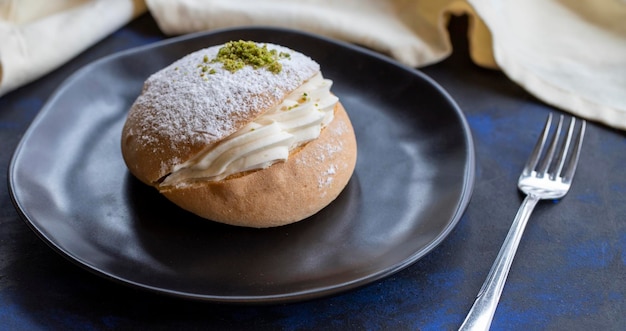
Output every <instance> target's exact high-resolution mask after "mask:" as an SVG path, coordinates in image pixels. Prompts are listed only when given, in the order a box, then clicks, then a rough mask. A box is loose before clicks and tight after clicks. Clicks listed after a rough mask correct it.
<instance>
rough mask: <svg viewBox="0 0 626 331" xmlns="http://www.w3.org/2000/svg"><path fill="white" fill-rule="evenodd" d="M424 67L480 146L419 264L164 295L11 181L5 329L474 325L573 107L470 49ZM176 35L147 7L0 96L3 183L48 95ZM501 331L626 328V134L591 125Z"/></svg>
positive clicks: (550, 207)
mask: <svg viewBox="0 0 626 331" xmlns="http://www.w3.org/2000/svg"><path fill="white" fill-rule="evenodd" d="M450 29H451V31H452V36H453V42H454V46H455V52H454V54H453V55H452V56H451V57H450V58H448V59H446V60H445V61H443V62H441V63H438V64H435V65H432V66H429V67H426V68H422V71H423V72H425V73H426V74H427V75H429V76H431V77H432V78H434V79H435V80H436V81H437V82H439V83H440V84H441V85H442V86H443V87H444V88H445V89H446V90H447V91H448V92H449V93H450V94H451V95H452V97H453V98H454V99H455V100H456V101H457V102H458V104H459V105H460V107H461V108H462V110H463V112H464V113H465V115H466V117H467V119H468V122H469V124H470V127H471V130H472V134H473V137H474V142H475V147H476V159H477V164H476V183H475V188H474V193H473V196H472V200H471V203H470V205H469V207H468V208H467V211H466V212H465V215H464V216H463V218H462V219H461V221H460V222H459V224H458V225H457V226H456V228H455V229H454V230H453V231H452V233H451V234H450V235H449V236H448V237H447V238H446V240H444V242H443V243H442V244H441V245H439V246H438V247H437V248H436V249H434V250H433V251H432V252H431V253H430V254H428V255H427V256H426V257H424V258H423V259H421V260H419V261H417V262H416V263H415V264H413V265H411V266H410V267H408V268H406V269H404V270H402V271H400V272H398V273H396V274H394V275H392V276H390V277H388V278H385V279H383V280H380V281H377V282H375V283H372V284H370V285H367V286H364V287H361V288H359V289H356V290H353V291H350V292H346V293H343V294H340V295H336V296H332V297H327V298H322V299H316V300H312V301H307V302H301V303H292V304H284V305H269V306H238V305H219V304H212V303H204V302H190V301H185V300H181V299H175V298H169V297H164V296H160V295H156V294H152V293H146V292H143V291H141V290H136V289H132V288H128V287H126V286H123V285H120V284H117V283H112V282H109V281H107V280H105V279H102V278H100V277H97V276H94V275H93V274H91V273H89V272H87V271H84V270H82V269H80V268H78V267H77V266H75V265H74V264H72V263H70V262H68V261H67V260H65V259H64V258H62V257H60V256H59V255H57V254H56V253H55V252H54V251H53V250H52V249H50V248H49V247H48V246H47V245H46V244H45V243H43V242H42V241H41V240H39V239H38V238H37V236H36V235H35V234H34V233H33V232H32V231H31V230H30V229H29V228H28V226H27V225H26V224H25V223H24V222H23V221H22V220H21V219H20V217H19V216H18V214H17V212H16V211H15V209H14V207H13V205H12V203H11V199H10V196H9V193H8V188H7V186H6V184H3V185H2V186H1V188H0V227H1V228H0V329H8V330H37V329H55V330H56V329H58V330H72V329H77V330H108V329H115V330H120V329H150V330H155V329H156V330H158V329H185V330H193V329H203V330H204V329H218V330H239V329H245V330H249V329H254V330H309V329H329V330H330V329H332V330H389V329H391V330H416V329H421V330H454V329H456V328H458V326H459V325H460V324H461V322H462V321H463V319H464V317H465V314H466V313H467V311H468V310H469V308H470V306H471V304H472V302H473V300H474V297H475V295H476V293H477V292H478V290H479V288H480V286H481V284H482V282H483V280H484V278H485V276H486V275H487V272H488V271H489V268H490V266H491V263H492V262H493V260H494V258H495V257H496V255H497V253H498V250H499V248H500V245H501V243H502V241H503V239H504V237H505V235H506V232H507V231H508V228H509V226H510V224H511V221H512V219H513V217H514V216H515V213H516V211H517V208H518V207H519V204H520V202H521V200H522V196H521V195H520V194H519V192H518V191H517V189H516V186H515V183H516V180H517V177H518V175H519V172H520V169H521V166H522V164H523V163H524V161H525V159H526V157H527V154H528V151H529V150H530V148H531V147H532V145H533V144H534V141H535V139H536V137H537V135H538V131H539V129H540V127H541V126H542V124H543V122H544V121H545V118H546V116H547V114H548V113H550V112H554V113H561V112H560V111H559V110H557V109H554V108H552V107H550V106H547V105H546V104H544V103H542V102H541V101H539V100H537V99H535V98H534V97H533V96H531V95H529V94H528V93H527V92H525V91H524V90H523V89H522V88H520V87H519V86H517V85H515V84H514V83H512V82H511V81H509V80H508V79H507V78H506V76H505V75H504V74H502V73H501V72H499V71H492V70H486V69H482V68H479V67H477V66H475V65H474V64H472V62H471V61H470V59H469V57H468V55H467V43H466V41H465V40H464V38H463V36H464V34H465V32H466V20H465V19H464V18H455V19H453V20H452V23H451V26H450ZM164 38H166V37H165V36H164V35H162V34H161V33H160V32H159V29H158V27H157V26H156V24H155V22H154V20H153V19H152V17H150V16H149V15H144V16H142V17H140V18H139V19H137V20H135V21H133V22H131V23H130V24H129V25H127V26H126V27H124V28H123V29H121V30H119V31H118V32H116V33H114V34H113V35H111V36H110V37H108V38H107V39H105V40H103V41H102V42H100V43H98V44H97V45H95V46H94V47H92V48H90V49H89V50H87V51H86V52H84V53H83V54H81V55H79V56H78V57H77V58H75V59H74V60H72V61H71V62H69V63H68V64H66V65H64V66H63V67H61V68H59V69H58V70H56V71H54V72H52V73H51V74H49V75H47V76H45V77H44V78H42V79H40V80H38V81H36V82H34V83H31V84H29V85H27V86H24V87H22V88H20V89H18V90H16V91H14V92H11V93H9V94H7V95H5V96H3V97H0V180H1V181H3V182H4V183H6V182H7V178H6V177H7V168H8V165H9V162H10V158H11V156H12V153H13V151H14V149H15V147H16V146H17V144H18V142H19V140H20V138H21V136H22V135H23V133H24V132H25V130H26V129H27V128H28V125H29V124H30V122H31V121H32V119H33V118H34V116H35V115H36V114H37V113H38V111H39V110H40V109H41V107H42V106H43V104H44V103H45V102H46V100H47V98H48V97H49V96H50V95H51V94H52V93H53V91H54V90H55V88H56V87H57V86H58V85H59V84H61V83H62V81H63V80H64V79H65V78H67V77H68V76H69V75H71V74H72V73H73V72H74V71H76V70H77V69H79V68H80V67H82V66H84V65H86V64H88V63H90V62H91V61H93V60H96V59H98V58H101V57H102V56H105V55H108V54H111V53H114V52H117V51H121V50H124V49H128V48H131V47H135V46H139V45H145V44H148V43H151V42H155V41H158V40H162V39H164ZM492 329H493V330H543V329H548V330H624V329H626V135H625V134H624V132H620V131H616V130H612V129H610V128H607V127H605V126H602V125H599V124H595V123H590V125H589V126H588V130H587V136H586V141H585V145H584V150H583V152H582V161H581V163H580V165H579V170H578V173H577V177H576V179H575V182H574V185H573V187H572V189H571V191H570V193H569V195H568V196H567V197H566V198H565V199H563V200H561V201H559V202H543V203H540V205H538V207H537V208H536V210H535V212H534V214H533V216H532V218H531V220H530V222H529V225H528V227H527V229H526V232H525V234H524V237H523V239H522V242H521V244H520V247H519V250H518V255H517V257H516V259H515V261H514V262H513V266H512V270H511V273H510V275H509V278H508V281H507V285H506V287H505V289H504V292H503V295H502V299H501V301H500V305H499V307H498V310H497V312H496V315H495V318H494V323H493V328H492Z"/></svg>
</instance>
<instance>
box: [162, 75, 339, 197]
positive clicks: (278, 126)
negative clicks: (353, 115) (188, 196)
mask: <svg viewBox="0 0 626 331" xmlns="http://www.w3.org/2000/svg"><path fill="white" fill-rule="evenodd" d="M331 86H332V81H331V80H329V79H325V78H324V77H323V76H322V74H321V73H318V74H317V75H315V76H313V77H312V78H311V79H310V80H308V81H307V82H306V83H304V84H303V85H302V86H300V87H299V88H298V89H296V90H295V91H293V92H292V93H291V94H289V95H288V96H287V97H286V98H285V100H283V102H282V103H281V104H279V105H278V106H276V107H274V108H272V109H270V110H268V111H267V112H266V113H264V114H263V115H261V116H259V117H258V118H257V119H256V120H254V121H253V122H251V123H249V124H247V125H246V126H245V127H243V128H242V129H240V130H239V131H237V132H235V133H234V134H232V135H230V136H229V137H227V138H226V139H224V140H222V141H220V142H219V143H217V144H216V145H213V146H211V147H210V148H208V149H207V150H205V151H203V152H202V153H200V154H199V155H198V156H196V157H194V158H192V159H191V160H189V161H187V162H185V163H182V164H179V165H177V166H175V167H174V169H173V172H172V173H171V174H170V175H169V176H167V177H166V178H165V180H164V181H163V183H162V185H165V186H170V185H177V184H179V183H183V182H185V181H188V180H191V179H203V180H213V181H216V180H221V179H224V178H226V177H228V176H230V175H233V174H236V173H240V172H244V171H249V170H257V169H265V168H267V167H269V166H271V165H272V164H274V163H276V162H280V161H286V160H287V159H288V157H289V153H290V152H291V151H292V150H293V149H294V148H297V147H299V146H302V145H303V144H305V143H306V142H308V141H311V140H314V139H316V138H317V137H319V135H320V132H321V131H322V128H324V127H325V126H326V125H328V123H330V122H331V121H332V120H333V113H334V108H335V104H336V103H337V101H338V98H337V97H336V96H335V95H333V94H332V93H331V92H330V88H331Z"/></svg>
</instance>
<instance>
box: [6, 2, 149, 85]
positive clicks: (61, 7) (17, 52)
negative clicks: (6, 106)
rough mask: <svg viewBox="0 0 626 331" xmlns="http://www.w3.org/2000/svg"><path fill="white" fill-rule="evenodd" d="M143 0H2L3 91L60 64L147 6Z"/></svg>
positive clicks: (120, 25)
mask: <svg viewBox="0 0 626 331" xmlns="http://www.w3.org/2000/svg"><path fill="white" fill-rule="evenodd" d="M145 8H146V7H145V3H144V2H143V1H139V0H97V1H89V0H82V1H81V0H73V1H72V0H65V1H37V0H19V1H18V0H15V1H13V0H9V1H6V0H5V1H2V3H1V4H0V9H1V13H2V14H1V15H2V16H0V95H3V94H5V93H7V92H9V91H11V90H13V89H15V88H17V87H20V86H22V85H24V84H27V83H29V82H31V81H33V80H35V79H37V78H39V77H41V76H43V75H44V74H46V73H48V72H50V71H52V70H54V69H56V68H57V67H59V66H61V65H62V64H64V63H65V62H67V61H69V60H70V59H72V58H73V57H74V56H76V55H77V54H79V53H80V52H82V51H84V50H85V49H87V48H89V47H90V46H91V45H93V44H95V43H96V42H98V41H99V40H101V39H102V38H104V37H106V36H108V35H109V34H111V33H113V32H114V31H115V30H117V29H119V28H120V27H122V26H123V25H125V24H127V23H128V22H129V21H130V20H132V19H133V18H134V17H136V16H138V15H139V14H141V13H143V12H145Z"/></svg>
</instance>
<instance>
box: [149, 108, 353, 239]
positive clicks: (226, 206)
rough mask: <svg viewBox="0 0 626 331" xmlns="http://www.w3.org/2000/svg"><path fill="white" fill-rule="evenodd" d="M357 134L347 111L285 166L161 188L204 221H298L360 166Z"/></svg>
mask: <svg viewBox="0 0 626 331" xmlns="http://www.w3.org/2000/svg"><path fill="white" fill-rule="evenodd" d="M356 157H357V146H356V139H355V136H354V131H353V128H352V124H351V123H350V119H349V117H348V115H347V113H346V112H345V109H344V108H343V106H342V105H341V104H340V103H337V106H336V107H335V118H334V119H333V121H332V122H331V123H330V124H329V125H328V127H326V128H325V129H324V130H323V131H322V133H321V135H320V137H319V138H318V139H316V140H314V141H311V142H309V143H307V144H306V145H305V146H304V147H303V148H301V149H299V150H298V151H296V152H294V153H293V154H292V155H291V156H290V157H289V159H288V160H287V161H286V162H281V163H277V164H274V165H272V166H271V167H269V168H267V169H264V170H259V171H255V172H252V173H249V174H246V175H244V176H240V177H233V178H230V179H225V180H221V181H213V182H209V181H204V182H202V181H200V182H195V183H192V184H189V185H187V186H185V187H176V188H173V187H168V188H162V189H161V193H163V194H164V195H165V196H166V197H167V198H168V199H169V200H171V201H172V202H174V203H175V204H177V205H179V206H180V207H182V208H183V209H186V210H188V211H191V212H192V213H194V214H197V215H199V216H201V217H204V218H207V219H210V220H213V221H217V222H221V223H226V224H232V225H239V226H248V227H257V228H263V227H272V226H280V225H285V224H289V223H293V222H297V221H300V220H302V219H304V218H306V217H308V216H311V215H313V214H315V213H317V212H318V211H319V210H321V209H322V208H324V207H325V206H327V205H328V204H330V203H331V202H332V201H333V200H335V198H336V197H337V196H338V195H339V193H341V191H342V190H343V189H344V187H345V186H346V185H347V183H348V181H349V180H350V177H351V176H352V173H353V171H354V167H355V164H356Z"/></svg>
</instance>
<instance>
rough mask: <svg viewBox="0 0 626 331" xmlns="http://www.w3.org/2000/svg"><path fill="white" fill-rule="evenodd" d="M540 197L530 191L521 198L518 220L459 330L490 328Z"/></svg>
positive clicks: (516, 218)
mask: <svg viewBox="0 0 626 331" xmlns="http://www.w3.org/2000/svg"><path fill="white" fill-rule="evenodd" d="M538 201H539V198H538V197H536V196H535V195H533V194H529V195H527V196H526V198H525V199H524V201H523V202H522V205H521V206H520V208H519V210H518V211H517V215H515V220H514V221H513V224H511V228H510V229H509V233H508V234H507V236H506V239H504V243H503V244H502V247H501V248H500V252H499V253H498V257H496V260H495V261H494V263H493V265H492V266H491V270H489V275H488V276H487V279H485V282H484V283H483V286H482V287H481V289H480V291H479V292H478V296H477V297H476V300H475V301H474V304H473V305H472V308H471V309H470V311H469V313H468V314H467V317H465V321H463V324H462V325H461V327H460V328H459V330H460V331H467V330H472V331H475V330H489V327H490V326H491V321H492V319H493V315H494V313H495V312H496V307H497V306H498V301H499V300H500V294H502V289H503V288H504V283H505V282H506V278H507V276H508V274H509V269H511V263H513V258H514V257H515V252H516V251H517V246H519V242H520V239H522V234H523V233H524V228H525V227H526V223H528V218H530V214H531V213H532V211H533V209H534V208H535V205H537V202H538Z"/></svg>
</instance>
